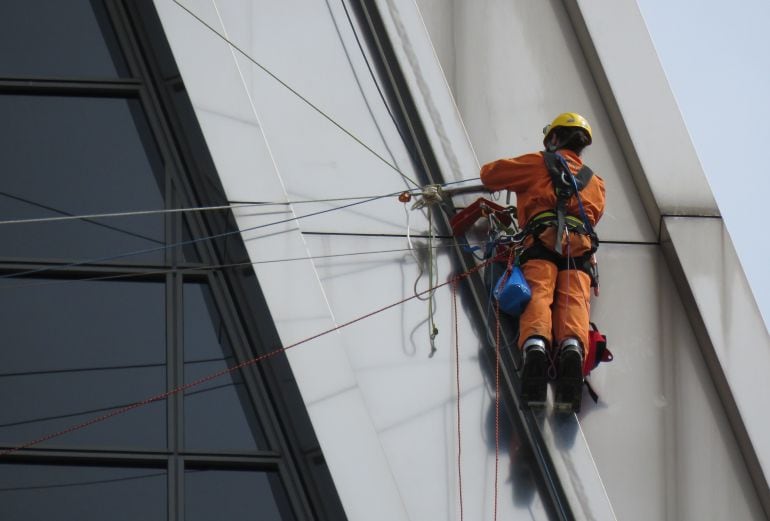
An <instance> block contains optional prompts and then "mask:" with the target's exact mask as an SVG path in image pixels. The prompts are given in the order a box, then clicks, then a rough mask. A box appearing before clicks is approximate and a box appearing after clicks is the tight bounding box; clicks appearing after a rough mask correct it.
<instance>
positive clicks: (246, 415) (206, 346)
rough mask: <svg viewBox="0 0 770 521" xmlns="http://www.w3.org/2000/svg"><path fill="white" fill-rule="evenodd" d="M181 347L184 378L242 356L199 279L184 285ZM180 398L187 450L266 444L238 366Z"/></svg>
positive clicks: (229, 363) (208, 371) (187, 379)
mask: <svg viewBox="0 0 770 521" xmlns="http://www.w3.org/2000/svg"><path fill="white" fill-rule="evenodd" d="M184 352H185V354H184V368H185V370H184V373H185V383H188V382H193V381H195V380H197V379H198V378H201V377H204V376H207V375H210V374H213V373H216V372H218V371H222V370H223V369H226V368H228V367H232V366H234V365H237V364H238V363H240V362H242V360H238V359H236V358H235V356H234V355H233V351H232V348H231V346H230V341H229V338H228V334H227V332H226V331H225V325H224V323H223V321H222V318H221V316H220V315H219V312H218V311H217V309H216V305H215V303H214V302H213V300H212V298H211V294H210V291H209V289H208V287H207V286H205V285H203V284H193V283H188V284H185V286H184ZM184 403H185V407H184V409H185V414H184V417H185V446H186V447H187V449H188V450H189V449H197V450H211V449H219V450H255V449H266V448H268V447H267V441H266V440H265V434H264V431H263V429H262V425H261V424H260V422H259V420H258V418H257V415H256V411H255V410H254V403H253V401H252V399H251V397H250V396H249V392H248V390H247V389H246V386H245V385H244V383H243V379H242V378H241V374H240V372H239V371H236V372H233V373H230V374H226V375H223V376H220V377H219V378H216V379H214V380H211V381H209V382H206V383H205V384H202V385H199V386H197V387H193V388H191V389H189V390H187V391H186V392H185V395H184Z"/></svg>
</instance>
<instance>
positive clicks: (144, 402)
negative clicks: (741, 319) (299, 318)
mask: <svg viewBox="0 0 770 521" xmlns="http://www.w3.org/2000/svg"><path fill="white" fill-rule="evenodd" d="M496 260H497V257H492V258H491V259H488V260H486V261H484V262H482V263H481V264H478V265H476V266H474V267H473V268H471V269H469V270H468V271H466V272H464V273H461V274H459V275H456V276H454V277H451V278H450V279H449V280H447V281H446V282H442V283H441V284H437V285H435V286H433V287H432V288H428V289H426V290H424V291H421V292H419V293H416V294H414V295H412V296H410V297H406V298H405V299H402V300H399V301H398V302H394V303H392V304H388V305H387V306H383V307H381V308H379V309H376V310H374V311H371V312H369V313H367V314H365V315H361V316H359V317H356V318H354V319H352V320H349V321H348V322H345V323H343V324H340V325H338V326H335V327H332V328H329V329H327V330H326V331H321V332H320V333H316V334H315V335H313V336H310V337H308V338H305V339H304V340H300V341H299V342H295V343H293V344H291V345H288V346H285V347H281V348H278V349H275V350H273V351H270V352H269V353H265V354H262V355H259V356H257V357H255V358H252V359H250V360H246V361H244V362H241V363H240V364H238V365H235V366H232V367H228V368H226V369H222V370H221V371H217V372H216V373H212V374H209V375H207V376H203V377H201V378H199V379H197V380H195V381H193V382H190V383H186V384H184V385H180V386H179V387H176V388H174V389H170V390H168V391H166V392H163V393H161V394H157V395H155V396H151V397H149V398H145V399H144V400H141V401H139V402H136V403H132V404H130V405H126V406H125V407H121V408H119V409H115V410H113V411H110V412H108V413H106V414H103V415H101V416H96V417H94V418H91V419H90V420H87V421H84V422H82V423H78V424H76V425H72V426H70V427H67V428H66V429H63V430H60V431H57V432H53V433H49V434H46V435H45V436H41V437H40V438H37V439H35V440H32V441H29V442H26V443H24V444H22V445H18V446H16V447H12V448H10V449H5V450H3V451H0V458H2V457H3V456H8V455H9V454H13V453H14V452H18V451H21V450H24V449H28V448H30V447H33V446H35V445H39V444H41V443H44V442H46V441H50V440H52V439H55V438H58V437H60V436H64V435H65V434H69V433H72V432H75V431H79V430H81V429H85V428H86V427H90V426H91V425H94V424H97V423H100V422H103V421H105V420H109V419H110V418H114V417H115V416H119V415H121V414H125V413H127V412H130V411H133V410H134V409H138V408H140V407H143V406H145V405H149V404H151V403H154V402H159V401H161V400H165V399H166V398H168V397H169V396H173V395H175V394H179V393H181V392H184V391H186V390H187V389H190V388H192V387H196V386H198V385H201V384H204V383H206V382H210V381H211V380H214V379H216V378H219V377H220V376H224V375H226V374H230V373H233V372H235V371H238V370H239V369H243V368H244V367H248V366H251V365H255V364H257V363H259V362H262V361H264V360H268V359H270V358H273V357H274V356H276V355H279V354H281V353H283V352H285V351H288V350H289V349H291V348H293V347H297V346H299V345H302V344H306V343H307V342H310V341H312V340H315V339H316V338H320V337H322V336H324V335H328V334H329V333H333V332H334V331H338V330H340V329H343V328H345V327H348V326H350V325H352V324H355V323H356V322H360V321H362V320H365V319H367V318H370V317H372V316H374V315H377V314H378V313H382V312H383V311H387V310H389V309H391V308H394V307H396V306H400V305H401V304H404V303H406V302H408V301H410V300H413V299H415V298H419V297H420V296H422V295H425V294H426V293H430V292H431V291H435V290H437V289H438V288H441V287H443V286H446V285H447V284H454V283H456V282H459V281H460V280H462V279H464V278H466V277H469V276H471V275H472V274H473V273H476V272H477V271H479V270H480V269H482V268H483V267H484V266H486V265H487V264H489V263H491V262H494V261H496Z"/></svg>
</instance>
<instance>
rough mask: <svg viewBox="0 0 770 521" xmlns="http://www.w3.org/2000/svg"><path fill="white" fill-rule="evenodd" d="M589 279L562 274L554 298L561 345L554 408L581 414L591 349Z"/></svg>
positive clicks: (569, 272)
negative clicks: (584, 371) (584, 375)
mask: <svg viewBox="0 0 770 521" xmlns="http://www.w3.org/2000/svg"><path fill="white" fill-rule="evenodd" d="M590 290H591V279H590V277H589V276H588V275H587V274H585V273H583V272H582V271H578V270H564V271H561V272H559V275H558V277H557V282H556V292H555V295H554V306H553V307H554V313H553V321H554V339H555V342H556V343H557V345H558V348H559V351H558V355H557V374H556V382H555V388H554V407H555V408H556V409H557V410H564V411H572V412H578V411H580V404H581V401H582V396H583V365H584V363H585V362H584V361H585V360H586V358H587V357H586V355H587V354H588V352H587V351H588V349H589V348H590V346H589V344H588V321H589V318H588V317H589V311H590Z"/></svg>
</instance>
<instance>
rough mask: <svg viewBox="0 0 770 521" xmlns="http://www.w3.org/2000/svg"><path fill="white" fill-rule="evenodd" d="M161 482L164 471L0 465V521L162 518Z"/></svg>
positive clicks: (163, 484) (151, 520)
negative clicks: (1, 520) (0, 519)
mask: <svg viewBox="0 0 770 521" xmlns="http://www.w3.org/2000/svg"><path fill="white" fill-rule="evenodd" d="M166 479H167V478H166V471H165V469H147V468H136V469H130V468H116V467H93V466H91V467H88V466H78V467H70V466H63V465H17V464H12V465H11V464H0V518H2V519H3V521H31V520H36V519H41V520H42V519H46V520H59V519H77V520H78V521H91V520H93V521H103V520H105V519H109V520H110V521H136V520H138V519H141V520H142V521H154V520H158V521H160V520H165V519H166V509H167V507H166ZM212 519H216V518H212Z"/></svg>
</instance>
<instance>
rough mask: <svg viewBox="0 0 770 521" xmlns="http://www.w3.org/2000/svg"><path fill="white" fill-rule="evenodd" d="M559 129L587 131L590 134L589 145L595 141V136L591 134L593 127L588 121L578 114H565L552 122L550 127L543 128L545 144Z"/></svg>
mask: <svg viewBox="0 0 770 521" xmlns="http://www.w3.org/2000/svg"><path fill="white" fill-rule="evenodd" d="M558 127H575V128H581V129H583V130H585V132H586V134H588V144H589V145H590V144H591V142H592V141H593V135H592V134H591V125H589V124H588V120H587V119H586V118H584V117H583V116H581V115H580V114H578V113H576V112H565V113H563V114H559V115H558V116H556V117H555V118H554V120H553V121H551V124H550V125H546V126H545V127H543V135H544V136H545V137H544V138H543V144H545V143H547V142H548V138H549V136H550V134H551V131H552V130H554V129H555V128H558Z"/></svg>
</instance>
